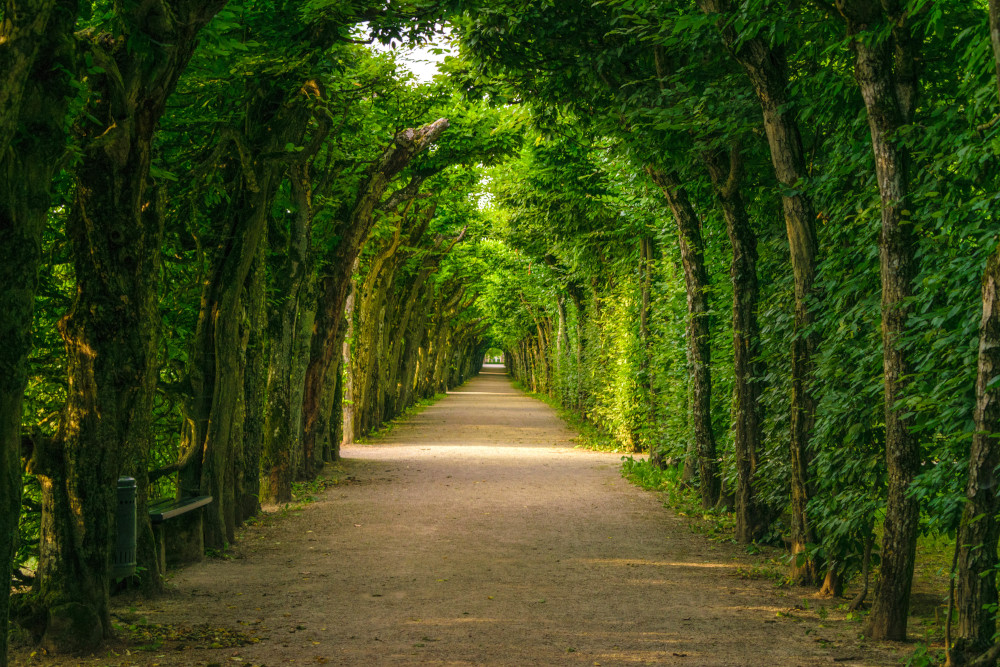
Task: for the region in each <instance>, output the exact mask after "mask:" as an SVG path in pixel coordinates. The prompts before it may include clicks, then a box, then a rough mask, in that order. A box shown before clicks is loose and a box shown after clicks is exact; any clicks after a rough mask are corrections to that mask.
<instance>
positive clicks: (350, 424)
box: [341, 259, 359, 445]
mask: <svg viewBox="0 0 1000 667" xmlns="http://www.w3.org/2000/svg"><path fill="white" fill-rule="evenodd" d="M358 261H359V260H357V259H355V260H354V268H353V270H352V274H353V273H357V271H358ZM357 293H358V286H357V284H355V281H353V280H352V281H351V291H350V293H349V294H348V296H347V302H346V303H345V304H344V320H345V321H346V322H347V334H346V335H345V336H344V344H343V346H342V349H343V351H342V353H341V354H342V356H341V359H342V363H343V364H344V391H343V399H342V400H343V403H344V409H343V411H342V412H343V415H344V422H343V423H344V426H343V429H344V431H343V433H344V437H343V440H342V441H341V443H342V444H345V445H349V444H351V443H352V442H354V415H355V414H356V410H355V408H356V407H357V406H356V403H355V395H354V365H353V363H352V361H351V358H352V353H351V349H352V346H353V343H354V303H355V301H356V299H357Z"/></svg>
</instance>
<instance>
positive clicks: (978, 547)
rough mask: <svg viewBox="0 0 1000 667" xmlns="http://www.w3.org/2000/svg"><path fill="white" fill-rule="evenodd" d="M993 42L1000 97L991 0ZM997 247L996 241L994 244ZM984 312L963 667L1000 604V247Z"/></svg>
mask: <svg viewBox="0 0 1000 667" xmlns="http://www.w3.org/2000/svg"><path fill="white" fill-rule="evenodd" d="M989 7H990V40H991V42H992V44H993V56H994V63H995V65H996V74H997V92H998V93H1000V0H990V5H989ZM994 242H996V241H994ZM982 303H983V313H982V319H981V320H980V324H979V359H978V363H977V368H976V407H975V411H974V414H973V418H974V419H975V435H973V438H972V449H971V451H970V453H969V478H968V481H967V482H966V488H965V496H966V503H965V507H964V508H963V510H962V522H961V524H960V526H959V530H958V535H957V537H956V540H957V546H958V549H959V551H958V576H957V582H956V587H955V609H956V611H957V612H958V627H957V629H956V642H955V648H954V650H953V651H952V652H951V654H950V657H951V658H953V660H952V661H951V662H950V664H952V665H960V664H964V663H965V662H966V661H967V660H968V659H969V658H972V657H973V656H975V655H977V654H981V653H983V652H985V651H986V650H987V649H989V648H990V646H991V645H992V644H993V643H994V635H995V634H996V627H997V615H996V614H997V612H996V611H995V610H996V606H997V603H998V594H997V580H996V576H995V572H996V570H995V568H996V563H997V542H998V540H1000V521H998V520H997V515H998V514H1000V495H998V494H997V484H998V483H1000V479H998V476H997V467H998V466H1000V437H998V436H997V434H998V433H1000V389H998V387H997V386H995V385H994V386H991V384H990V383H991V381H992V379H993V378H995V377H996V376H997V374H998V373H1000V246H997V247H996V248H995V249H994V251H993V254H992V255H991V256H990V258H989V260H988V261H987V263H986V270H985V271H984V273H983V280H982Z"/></svg>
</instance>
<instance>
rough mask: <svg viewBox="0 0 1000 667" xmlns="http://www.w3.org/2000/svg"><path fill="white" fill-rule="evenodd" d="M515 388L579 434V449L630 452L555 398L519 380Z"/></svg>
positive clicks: (577, 439) (577, 440) (515, 382)
mask: <svg viewBox="0 0 1000 667" xmlns="http://www.w3.org/2000/svg"><path fill="white" fill-rule="evenodd" d="M514 386H515V387H517V389H518V390H519V391H523V392H524V393H525V394H527V395H528V396H530V397H531V398H534V399H537V400H539V401H541V402H542V403H545V404H546V405H548V406H549V407H550V408H552V409H553V410H555V411H556V414H557V415H558V416H559V418H560V419H562V420H563V421H564V422H566V423H567V424H568V425H569V426H570V427H571V428H572V429H573V430H574V431H576V432H577V433H578V434H579V436H578V437H577V438H575V440H576V443H577V447H580V448H581V449H589V450H591V451H595V452H612V453H622V452H626V451H628V450H627V449H626V448H625V446H623V445H622V443H620V442H619V441H618V440H616V439H615V438H614V437H613V436H611V435H609V434H608V433H606V432H605V431H602V430H601V429H600V428H599V427H598V426H596V425H595V424H594V423H593V422H590V421H588V420H587V419H586V418H585V417H584V416H583V415H581V414H580V413H579V412H578V411H576V410H573V409H570V408H567V407H565V406H563V405H562V404H561V403H560V402H559V400H558V399H556V398H555V397H553V396H549V395H548V394H543V393H538V392H534V391H531V390H530V389H528V388H527V387H525V386H524V385H523V384H522V383H521V382H520V381H519V380H515V381H514Z"/></svg>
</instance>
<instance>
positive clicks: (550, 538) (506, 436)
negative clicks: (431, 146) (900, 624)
mask: <svg viewBox="0 0 1000 667" xmlns="http://www.w3.org/2000/svg"><path fill="white" fill-rule="evenodd" d="M573 435H574V434H573V433H572V432H571V431H570V430H568V429H567V427H566V426H565V425H564V424H563V422H562V421H561V420H559V419H558V418H557V417H556V416H555V414H554V413H553V412H552V410H550V409H549V408H548V407H547V406H546V405H544V404H543V403H541V402H539V401H537V400H534V399H531V398H528V397H526V396H524V395H523V394H520V393H519V392H517V391H516V390H515V389H514V388H513V387H512V385H511V383H510V381H509V379H508V378H507V376H506V375H504V374H503V369H502V368H500V367H492V368H491V367H487V369H486V370H485V372H484V373H483V374H482V375H480V376H479V377H477V378H475V379H473V380H472V381H471V382H469V383H468V384H466V385H465V386H464V387H462V388H461V389H459V390H457V391H455V392H452V393H450V394H449V395H448V396H447V397H446V398H444V399H443V400H441V401H440V402H438V403H437V404H435V405H433V406H431V407H429V408H427V409H425V410H423V411H422V412H420V413H419V414H418V415H416V416H415V417H413V418H411V419H409V420H407V421H406V422H405V423H403V424H401V425H398V426H397V427H395V428H394V429H392V430H391V431H390V432H389V433H388V434H387V435H385V436H383V437H380V438H378V439H377V440H376V441H374V442H373V443H371V444H364V445H353V446H349V447H345V448H344V450H343V455H344V457H345V461H344V469H345V471H346V472H344V473H343V474H344V475H349V476H350V477H351V479H347V480H345V481H342V482H341V483H338V484H337V485H335V486H333V487H331V488H330V489H328V490H327V491H325V492H323V493H322V494H321V495H320V496H319V499H318V501H317V502H315V503H312V504H309V505H307V506H305V507H304V508H301V509H300V510H299V511H292V512H286V514H287V516H285V517H283V518H276V519H273V520H268V521H265V522H264V523H263V524H262V525H260V526H256V527H253V528H251V529H250V530H248V531H247V532H246V534H245V535H244V536H243V539H242V541H241V544H240V546H239V547H238V548H237V550H236V552H235V553H236V556H237V557H236V558H235V559H234V560H219V559H215V560H209V561H206V562H204V563H200V564H197V565H194V566H191V567H188V568H186V569H184V570H182V571H180V572H178V573H176V574H175V575H173V577H172V579H171V581H170V584H169V587H170V588H171V590H172V592H171V593H170V594H168V595H167V596H165V597H163V598H161V599H157V600H153V601H149V602H133V603H132V605H131V606H130V607H128V608H127V609H122V610H121V614H122V616H121V617H122V618H124V619H125V620H126V621H127V622H138V623H142V622H145V621H148V622H151V623H155V624H170V625H171V627H181V626H192V627H203V628H206V629H204V630H203V634H204V635H206V636H207V635H211V634H212V630H211V628H218V629H219V633H218V641H213V640H212V638H211V637H209V638H208V639H204V638H202V639H201V640H199V639H198V638H197V637H193V638H191V637H189V638H187V639H184V638H183V637H182V638H181V639H175V640H171V641H168V642H166V643H164V644H163V645H162V646H160V647H158V648H156V649H155V650H152V651H145V652H142V653H139V652H136V651H135V649H134V648H132V649H131V650H130V654H131V655H129V656H126V655H124V654H122V652H121V650H120V651H119V654H120V655H119V656H117V657H116V660H118V662H114V663H112V662H109V661H108V656H98V657H95V659H96V660H98V662H99V664H141V665H154V664H158V665H188V664H190V665H212V664H217V665H233V664H254V665H268V666H270V667H274V666H275V665H284V664H300V665H301V664H313V665H315V664H338V665H378V664H402V665H424V664H438V665H562V664H570V665H576V664H583V665H598V664H599V665H633V664H656V665H660V664H668V665H673V664H676V665H830V664H833V663H835V662H836V664H846V665H852V664H853V665H862V664H886V663H885V660H886V657H885V651H884V650H883V651H882V653H881V654H880V655H877V654H876V653H874V652H873V651H872V650H871V649H862V648H859V647H858V645H857V642H856V641H855V640H854V639H852V637H854V636H856V634H857V632H858V626H857V625H856V624H854V623H851V622H848V621H843V620H837V619H836V616H837V612H835V611H831V612H829V614H827V613H826V612H819V613H817V609H818V607H817V606H816V605H818V604H819V601H815V600H814V601H813V604H812V605H810V599H809V598H808V597H807V596H808V591H806V592H802V591H801V590H799V591H795V590H788V589H781V588H778V587H777V586H776V585H775V583H774V582H773V581H771V580H769V579H766V578H753V577H748V576H747V572H748V571H750V569H751V567H752V566H751V565H750V564H748V557H746V556H738V555H737V554H738V550H737V548H736V547H734V546H731V545H726V544H721V543H718V542H712V541H710V540H708V539H707V538H705V537H704V536H702V535H698V534H696V533H694V532H692V530H691V529H690V527H689V524H688V521H687V520H686V519H684V518H681V517H677V516H675V515H674V514H673V513H671V512H670V511H668V510H666V509H664V507H663V506H662V503H661V502H660V500H659V499H658V498H657V496H656V495H655V494H652V493H648V492H645V491H642V490H641V489H638V488H636V487H633V486H631V485H629V484H628V483H626V482H625V481H624V480H623V479H622V478H621V476H620V474H619V466H620V461H619V459H620V456H619V455H615V454H606V453H597V452H590V451H585V450H580V449H574V446H573V442H572V438H573ZM741 575H742V576H741ZM828 604H829V603H828ZM830 606H832V605H830ZM803 607H805V608H803ZM821 616H822V617H824V619H821V618H820V617H821ZM198 624H207V625H205V626H199V625H198ZM226 629H228V630H229V631H232V632H235V633H237V636H242V637H244V638H247V637H253V638H255V639H259V643H252V644H248V645H242V646H232V645H231V644H230V642H229V641H228V635H226V634H225V630H226ZM211 643H215V644H216V648H214V649H213V648H206V644H209V645H210V644H211ZM219 646H221V648H219ZM102 659H103V660H105V662H100V660H102ZM81 662H83V663H84V664H91V661H81ZM93 664H98V663H93Z"/></svg>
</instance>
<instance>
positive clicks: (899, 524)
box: [0, 0, 1000, 664]
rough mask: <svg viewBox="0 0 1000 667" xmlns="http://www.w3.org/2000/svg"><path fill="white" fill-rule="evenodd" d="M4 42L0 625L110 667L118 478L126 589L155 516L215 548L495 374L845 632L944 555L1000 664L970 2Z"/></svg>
mask: <svg viewBox="0 0 1000 667" xmlns="http://www.w3.org/2000/svg"><path fill="white" fill-rule="evenodd" d="M0 12H2V14H0V77H2V81H0V460H2V468H0V472H2V479H0V482H2V484H0V508H2V510H3V512H2V516H3V521H4V522H5V523H4V524H3V525H2V526H0V558H2V563H3V566H4V576H5V577H7V578H8V579H10V580H11V585H10V586H8V587H5V588H4V592H3V595H2V597H0V628H2V629H4V630H6V628H7V626H8V619H9V620H10V621H11V622H16V623H18V624H19V625H21V626H23V627H25V628H27V629H28V631H29V632H30V633H31V634H32V635H33V636H34V637H35V639H36V640H37V641H39V642H41V644H42V645H43V646H44V647H45V648H46V649H47V650H50V651H63V652H67V651H76V650H82V649H88V648H91V647H94V646H96V645H98V644H99V643H100V642H101V641H102V640H103V639H105V638H107V637H108V636H110V634H111V633H112V627H111V618H110V607H109V605H110V594H111V590H112V587H113V585H114V577H113V576H112V571H111V555H110V550H111V548H112V545H113V544H114V541H115V533H116V526H115V520H114V512H115V502H116V490H115V486H116V480H117V479H118V478H119V477H120V476H124V475H127V476H131V477H134V478H135V479H136V480H137V489H138V505H139V511H138V516H139V523H138V547H137V548H138V563H139V569H138V572H139V573H140V574H139V575H138V576H137V577H135V580H134V582H133V583H134V584H135V585H138V586H140V587H141V588H142V589H143V590H144V591H145V592H147V593H149V594H155V593H156V592H157V590H158V589H159V588H160V587H161V586H162V574H163V573H162V572H160V571H159V565H158V560H157V558H156V555H155V553H154V551H155V549H154V543H153V532H152V528H151V525H150V523H149V521H148V517H147V512H146V511H145V510H146V507H147V506H148V504H149V503H150V501H151V500H152V499H154V498H162V497H175V498H189V497H193V496H199V495H211V496H212V498H213V499H214V500H213V502H212V503H211V504H210V505H208V506H207V507H206V508H205V513H204V521H203V530H202V531H201V534H200V535H193V536H191V539H192V540H193V541H194V542H195V543H196V544H197V545H198V547H199V548H201V547H202V546H203V547H204V548H206V549H222V548H224V547H225V546H226V545H227V544H230V543H231V542H232V541H233V540H234V539H235V535H236V529H237V528H238V527H239V526H240V525H241V524H242V523H243V522H245V521H246V520H247V519H248V518H250V517H252V516H253V515H255V514H256V513H257V512H258V511H260V508H261V505H262V504H264V505H268V504H275V503H283V502H286V501H288V500H289V499H290V497H291V492H292V484H293V482H294V481H296V480H309V479H312V478H313V477H315V476H316V475H317V474H318V472H319V471H320V469H321V468H322V466H323V465H324V463H326V462H330V461H333V460H336V459H337V457H338V455H339V447H340V445H341V444H342V443H346V442H351V441H352V440H353V439H355V438H358V437H360V436H363V435H365V434H367V433H370V432H372V431H373V430H375V429H377V428H378V427H379V426H380V425H382V424H383V423H385V422H387V421H388V420H391V419H393V418H394V417H396V416H398V415H400V414H401V413H402V412H403V411H404V410H406V409H407V408H408V407H409V406H411V405H413V404H414V403H416V402H417V401H419V400H421V399H424V398H428V397H431V396H433V395H434V394H436V393H438V392H441V391H444V390H446V389H448V388H451V387H454V386H457V385H458V384H460V383H462V382H464V381H465V380H466V379H468V378H469V377H470V376H472V375H474V374H475V373H477V372H478V371H479V367H480V365H481V363H482V361H483V358H484V356H485V355H486V354H487V352H488V351H489V353H490V355H496V354H498V353H499V352H500V351H502V353H503V357H504V359H505V362H506V364H507V366H508V369H509V371H510V372H511V374H512V375H513V376H514V377H515V378H516V379H517V380H518V381H520V382H521V383H522V385H523V386H524V387H525V388H526V389H528V390H531V391H534V392H538V393H542V394H548V395H549V396H551V397H552V398H553V399H554V400H556V401H557V402H558V403H559V404H561V405H562V406H564V407H565V408H567V409H569V410H572V411H575V412H577V413H578V414H579V415H580V417H581V418H583V419H585V420H587V421H589V422H591V423H592V424H594V425H595V426H596V427H598V428H600V429H602V430H604V431H605V432H607V433H608V434H610V435H611V436H613V437H614V438H615V439H617V440H618V441H619V442H620V443H621V444H622V446H623V447H625V448H627V449H629V450H632V451H635V452H648V454H649V461H650V465H656V466H659V467H663V468H667V467H675V468H676V469H677V471H678V478H679V479H680V480H681V481H682V483H683V484H685V485H687V486H689V487H691V488H695V489H697V492H698V493H699V494H700V498H701V502H702V504H703V506H704V507H706V508H722V509H723V510H725V511H730V512H733V513H734V516H735V538H736V539H737V540H738V541H740V542H747V543H749V542H755V541H759V542H769V543H774V544H782V543H784V544H786V545H787V548H788V552H789V559H788V562H789V568H790V575H791V576H792V577H793V578H794V579H795V580H796V581H797V582H798V583H799V584H801V585H805V586H813V587H816V588H817V589H821V590H822V591H823V592H824V593H827V594H829V595H840V594H842V592H843V590H844V586H845V585H846V584H847V583H848V582H851V581H852V580H853V581H858V580H863V582H864V585H863V592H862V593H861V594H860V595H859V596H858V599H857V600H855V603H856V604H857V605H861V604H867V605H870V611H869V613H868V616H867V621H866V624H865V634H866V635H868V636H870V637H873V638H877V639H903V638H905V637H906V634H907V613H908V609H909V602H910V591H911V584H912V579H913V568H914V558H915V550H916V544H917V538H918V536H919V535H922V534H928V533H936V534H942V535H954V536H955V538H956V539H955V544H956V547H955V553H954V565H953V582H954V584H953V585H954V591H953V595H952V597H953V601H954V607H955V621H954V628H953V629H952V632H951V639H952V643H953V645H954V648H953V650H952V651H951V656H950V660H951V662H952V664H964V663H966V662H971V661H973V660H977V659H978V660H979V664H995V663H996V661H997V660H998V658H1000V643H997V639H996V637H995V635H996V628H997V619H996V613H997V606H998V593H997V567H998V554H997V543H998V537H1000V522H998V521H1000V516H998V515H1000V503H998V496H997V489H998V487H997V482H996V474H997V473H996V467H997V466H998V465H1000V441H998V439H997V434H998V433H1000V424H998V422H1000V405H998V400H1000V382H998V380H1000V370H997V369H1000V312H998V311H997V309H998V307H1000V304H998V298H1000V294H998V288H1000V255H998V249H997V231H998V229H1000V227H998V222H1000V220H998V218H1000V188H998V185H1000V121H998V119H1000V104H998V99H1000V97H998V95H1000V0H988V1H987V0H881V2H870V1H868V0H814V1H813V2H806V1H802V2H795V3H770V2H764V1H763V0H741V1H739V2H737V1H736V0H688V1H685V2H676V1H672V2H660V3H656V2H647V1H644V0H596V1H593V0H559V1H558V2H551V1H548V2H531V1H528V0H518V1H515V0H491V2H487V3H474V2H471V1H470V0H391V1H389V2H371V1H370V0H350V1H349V0H310V1H309V2H303V3H292V2H287V3H286V2H265V1H261V0H230V1H228V2H227V1H226V0H149V1H145V2H133V1H121V2H119V1H116V2H108V1H107V0H95V1H93V2H82V1H79V0H7V2H5V3H4V4H3V6H2V9H0ZM442 30H445V32H446V33H447V34H448V39H450V40H451V42H452V49H453V52H452V55H450V56H449V57H447V58H445V59H444V62H443V63H442V65H441V66H440V73H439V75H438V76H436V77H434V79H433V81H430V82H420V81H418V80H416V79H415V78H414V77H413V75H411V74H409V73H408V72H407V71H406V70H405V69H404V68H402V67H401V66H400V64H399V63H398V61H397V58H396V55H395V53H394V52H393V51H392V50H391V49H390V48H389V47H390V46H393V45H398V44H420V43H424V42H426V41H427V40H429V39H432V38H434V36H435V35H438V34H439V33H440V32H441V31H442ZM372 45H381V47H380V48H372ZM18 507H20V512H18V511H17V508H18ZM869 579H870V580H871V585H870V587H869V583H868V582H869ZM862 598H867V600H864V599H862ZM6 637H7V633H6V632H5V631H4V632H0V638H2V639H0V664H6V661H7V659H6V654H7V645H6Z"/></svg>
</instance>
